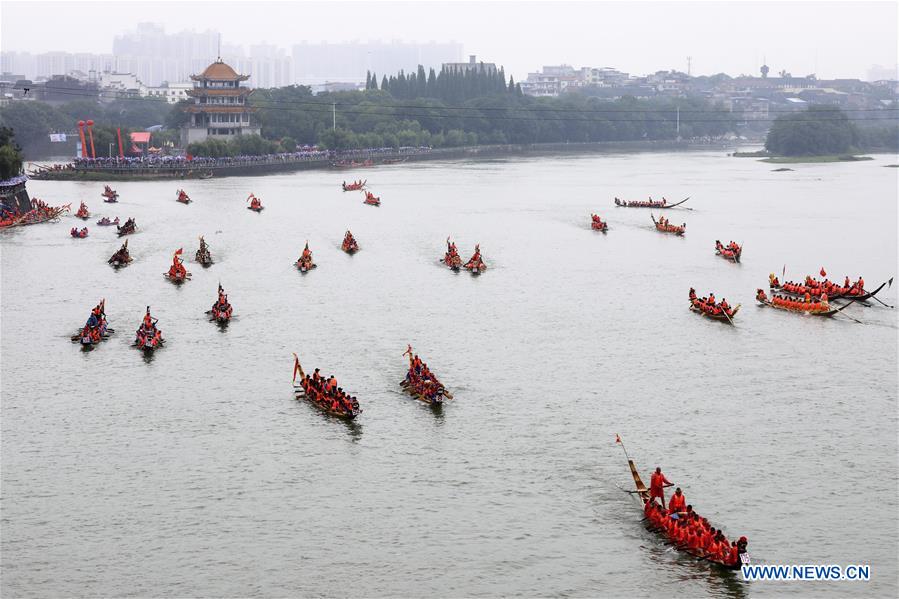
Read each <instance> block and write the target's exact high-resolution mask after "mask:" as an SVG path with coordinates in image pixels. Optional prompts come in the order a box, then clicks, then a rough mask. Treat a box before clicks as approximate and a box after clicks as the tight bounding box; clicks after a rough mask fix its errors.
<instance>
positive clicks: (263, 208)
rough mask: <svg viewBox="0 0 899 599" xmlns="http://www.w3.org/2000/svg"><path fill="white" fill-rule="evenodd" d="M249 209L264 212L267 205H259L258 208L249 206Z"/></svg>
mask: <svg viewBox="0 0 899 599" xmlns="http://www.w3.org/2000/svg"><path fill="white" fill-rule="evenodd" d="M247 210H252V211H253V212H262V211H263V210H265V206H259V207H258V208H253V207H252V206H247Z"/></svg>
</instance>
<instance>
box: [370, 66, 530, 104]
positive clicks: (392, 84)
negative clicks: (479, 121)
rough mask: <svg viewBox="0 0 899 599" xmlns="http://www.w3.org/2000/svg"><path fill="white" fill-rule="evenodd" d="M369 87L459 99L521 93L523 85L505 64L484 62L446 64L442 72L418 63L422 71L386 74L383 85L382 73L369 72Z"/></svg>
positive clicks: (401, 95) (406, 95)
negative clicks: (466, 65) (470, 65)
mask: <svg viewBox="0 0 899 599" xmlns="http://www.w3.org/2000/svg"><path fill="white" fill-rule="evenodd" d="M365 89H367V90H377V89H381V90H383V91H386V92H388V93H389V94H390V95H391V96H393V97H394V98H397V99H401V100H414V99H416V98H435V99H438V100H442V101H444V102H448V103H459V102H464V101H466V100H469V99H472V98H482V97H484V96H496V95H504V94H508V95H514V96H520V95H521V86H520V85H518V84H516V83H515V80H514V79H513V78H512V77H509V82H508V83H506V72H505V70H504V69H503V68H502V67H500V68H499V69H495V68H488V67H486V66H485V65H484V63H479V64H477V65H476V66H475V67H473V68H468V69H460V68H453V67H443V68H442V69H440V72H439V73H437V72H436V71H434V69H433V68H432V69H430V71H429V72H428V73H427V74H425V69H424V67H423V66H421V65H418V71H417V72H415V73H409V74H408V75H407V74H406V73H404V72H403V71H400V72H399V73H398V74H397V75H391V76H390V77H387V76H386V75H385V76H384V77H383V78H382V79H381V84H380V88H379V87H378V75H377V74H376V73H371V72H367V73H366V74H365Z"/></svg>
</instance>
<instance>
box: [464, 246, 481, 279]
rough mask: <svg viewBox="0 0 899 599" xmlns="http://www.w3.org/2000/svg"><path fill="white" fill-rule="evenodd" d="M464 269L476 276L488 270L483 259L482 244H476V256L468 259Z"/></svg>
mask: <svg viewBox="0 0 899 599" xmlns="http://www.w3.org/2000/svg"><path fill="white" fill-rule="evenodd" d="M463 268H465V269H466V270H468V271H471V273H472V274H475V275H477V274H480V273H482V272H484V271H485V270H487V265H486V264H485V263H484V259H483V258H481V244H479V243H476V244H475V246H474V254H472V255H471V258H469V259H468V262H466V263H465V265H464V266H463Z"/></svg>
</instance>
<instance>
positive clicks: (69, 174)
mask: <svg viewBox="0 0 899 599" xmlns="http://www.w3.org/2000/svg"><path fill="white" fill-rule="evenodd" d="M732 146H733V143H732V142H729V141H724V140H722V141H719V142H710V141H674V140H666V141H610V142H588V143H546V144H519V145H513V144H507V145H492V146H466V147H459V148H440V149H430V150H427V151H418V152H414V153H410V152H408V151H404V150H402V149H400V150H397V151H396V152H383V151H380V150H371V151H366V150H355V151H350V152H345V153H339V154H335V155H333V156H330V157H322V158H313V159H297V160H285V159H275V158H273V159H271V160H249V159H248V160H245V161H235V160H230V161H229V162H227V163H222V164H216V163H201V162H200V161H196V162H184V163H177V164H158V165H151V164H140V163H139V164H129V165H102V166H89V167H84V166H75V165H72V164H68V165H46V164H41V163H37V162H32V163H29V169H30V170H31V172H30V173H29V174H30V176H31V178H33V179H38V180H52V181H139V180H159V179H211V178H213V177H214V178H220V177H235V176H261V175H268V174H273V173H280V172H291V171H300V170H322V169H335V170H350V169H356V168H365V167H366V166H374V165H383V164H397V163H406V162H421V161H425V160H468V159H477V158H504V157H511V156H539V155H552V154H565V153H571V154H590V153H602V152H653V151H670V150H688V149H718V148H720V149H728V148H730V147H732Z"/></svg>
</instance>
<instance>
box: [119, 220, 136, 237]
mask: <svg viewBox="0 0 899 599" xmlns="http://www.w3.org/2000/svg"><path fill="white" fill-rule="evenodd" d="M136 230H137V221H135V220H134V219H133V218H129V219H128V220H126V221H125V224H124V225H122V226H121V227H120V226H118V225H116V232H117V233H118V235H119V237H122V236H123V235H131V234H132V233H134V231H136Z"/></svg>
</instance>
